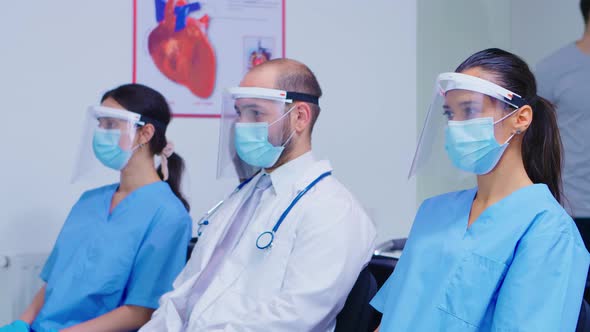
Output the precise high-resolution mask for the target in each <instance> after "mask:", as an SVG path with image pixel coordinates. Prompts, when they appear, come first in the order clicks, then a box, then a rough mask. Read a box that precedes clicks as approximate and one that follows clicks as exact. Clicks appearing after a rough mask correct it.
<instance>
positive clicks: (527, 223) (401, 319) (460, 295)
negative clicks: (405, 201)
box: [371, 184, 590, 332]
mask: <svg viewBox="0 0 590 332" xmlns="http://www.w3.org/2000/svg"><path fill="white" fill-rule="evenodd" d="M475 194H476V189H471V190H465V191H460V192H454V193H449V194H445V195H441V196H437V197H434V198H431V199H429V200H426V201H425V202H424V203H423V204H422V206H421V207H420V209H419V211H418V213H417V215H416V219H415V221H414V225H413V226H412V230H411V232H410V236H409V239H408V242H407V243H406V247H405V249H404V251H403V254H402V256H401V258H400V261H399V262H398V264H397V266H396V269H395V272H394V273H393V275H392V276H391V277H390V278H389V279H388V280H387V282H386V283H385V285H384V286H383V287H382V288H381V289H380V291H379V292H378V293H377V295H376V296H375V297H374V298H373V300H372V301H371V305H373V307H375V308H376V309H377V310H379V311H380V312H382V313H383V320H382V325H381V332H390V331H395V332H401V331H412V332H415V331H418V332H421V331H428V332H430V331H535V332H537V331H564V332H566V331H574V330H575V327H576V321H577V318H578V314H579V311H580V305H581V301H582V293H583V290H584V284H585V280H586V274H587V271H588V264H589V263H590V255H589V254H588V251H587V250H586V248H585V247H584V243H583V242H582V239H581V237H580V234H579V233H578V230H577V228H576V226H575V224H574V222H573V220H572V219H571V218H570V217H569V216H568V215H567V213H566V212H565V211H564V209H563V208H562V207H561V206H560V205H559V204H558V202H557V201H556V200H555V199H554V198H553V196H552V195H551V192H550V191H549V189H548V188H547V186H545V185H544V184H535V185H531V186H527V187H525V188H522V189H520V190H518V191H516V192H514V193H512V194H511V195H510V196H508V197H506V198H504V199H502V200H501V201H499V202H497V203H495V204H494V205H492V206H490V207H489V208H487V209H486V210H485V211H484V212H483V213H482V214H481V216H480V217H479V218H478V219H477V220H476V221H475V222H474V223H473V224H472V225H471V226H470V227H469V228H467V222H468V218H469V213H470V209H471V204H472V202H473V199H474V197H475Z"/></svg>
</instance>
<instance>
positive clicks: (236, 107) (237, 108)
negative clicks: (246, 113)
mask: <svg viewBox="0 0 590 332" xmlns="http://www.w3.org/2000/svg"><path fill="white" fill-rule="evenodd" d="M234 108H235V109H236V110H239V109H240V108H261V107H260V105H258V104H246V105H241V106H240V107H238V105H236V104H234Z"/></svg>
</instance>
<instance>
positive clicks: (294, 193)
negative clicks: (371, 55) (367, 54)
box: [140, 59, 375, 332]
mask: <svg viewBox="0 0 590 332" xmlns="http://www.w3.org/2000/svg"><path fill="white" fill-rule="evenodd" d="M321 94H322V91H321V89H320V86H319V84H318V81H317V79H316V77H315V75H314V74H313V73H312V72H311V70H310V69H309V68H308V67H307V66H305V65H304V64H302V63H299V62H297V61H294V60H289V59H277V60H272V61H269V62H266V63H264V64H262V65H259V66H257V67H255V68H253V69H252V70H251V71H250V72H248V73H247V74H246V76H245V77H244V79H243V80H242V82H241V84H240V87H238V88H233V89H228V91H227V92H226V95H225V97H224V107H223V111H222V112H223V114H222V124H221V133H222V135H221V142H220V144H221V148H220V156H219V163H220V164H219V165H218V167H219V170H220V172H222V173H223V172H224V171H225V170H233V171H234V172H235V167H234V164H233V163H232V161H233V162H235V158H236V156H238V157H239V158H240V159H241V160H242V161H244V162H245V163H247V164H248V165H250V166H252V170H253V172H252V173H254V171H256V172H257V173H256V174H248V176H244V177H245V178H248V180H246V181H245V182H243V183H242V185H241V186H240V187H238V189H237V190H236V191H235V192H234V193H233V194H232V195H231V196H230V197H229V198H228V199H226V200H225V202H224V203H223V205H222V206H221V207H220V208H219V209H218V210H217V211H216V212H215V213H212V214H211V215H210V216H208V217H207V218H205V219H204V220H202V221H201V222H200V225H201V227H200V228H199V233H200V237H199V240H198V242H197V244H196V246H195V248H194V251H193V254H192V257H191V259H190V261H189V262H188V263H187V266H186V267H185V269H184V270H183V272H182V273H181V274H180V276H179V277H178V279H177V280H176V281H175V283H174V290H173V291H171V292H169V293H167V294H165V295H164V296H163V297H162V298H161V300H160V308H159V309H158V310H157V311H156V312H155V313H154V315H153V317H152V320H151V321H150V322H148V323H147V324H146V325H145V326H144V327H143V328H142V329H141V330H140V331H141V332H151V331H153V332H163V331H168V332H181V331H195V332H197V331H199V332H202V331H256V332H260V331H273V332H279V331H289V332H292V331H333V330H334V327H335V324H336V316H337V315H338V313H339V312H340V310H341V309H342V307H343V306H344V303H345V301H346V298H347V296H348V293H349V292H350V290H351V289H352V286H353V285H354V283H355V281H356V279H357V277H358V275H359V273H360V271H361V270H362V269H363V267H365V266H366V265H367V264H368V262H369V259H370V258H371V254H372V251H373V247H374V241H375V228H374V225H373V223H372V222H371V220H370V219H369V217H368V216H367V214H366V213H365V211H364V210H363V208H362V207H361V206H360V205H359V203H358V202H357V201H356V200H355V198H354V197H353V195H352V194H351V193H350V192H349V191H348V190H347V189H346V188H345V187H344V186H343V185H342V184H341V183H340V182H339V181H338V180H337V179H336V178H335V177H334V175H332V167H331V165H330V163H329V162H328V161H317V160H316V159H315V158H314V156H313V154H312V151H311V150H312V149H311V134H312V129H313V127H314V124H315V121H316V119H317V118H318V115H319V112H320V108H319V97H320V96H321ZM351 157H353V156H351ZM359 175H360V173H359Z"/></svg>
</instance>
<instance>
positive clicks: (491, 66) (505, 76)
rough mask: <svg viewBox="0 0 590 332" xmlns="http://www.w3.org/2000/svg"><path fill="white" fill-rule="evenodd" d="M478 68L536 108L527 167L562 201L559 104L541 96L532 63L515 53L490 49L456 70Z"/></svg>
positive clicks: (527, 140) (525, 151)
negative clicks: (530, 66)
mask: <svg viewBox="0 0 590 332" xmlns="http://www.w3.org/2000/svg"><path fill="white" fill-rule="evenodd" d="M475 67H479V68H481V69H482V70H484V71H485V72H487V73H489V74H490V75H492V76H493V77H494V79H493V81H494V82H495V83H496V84H498V85H500V86H502V87H503V88H505V89H508V90H510V91H512V92H514V93H516V94H519V95H520V96H522V97H523V98H524V99H525V100H526V102H527V103H528V105H530V106H531V108H532V109H533V121H532V123H531V125H530V127H529V128H528V129H527V130H526V131H525V133H524V137H523V142H522V157H523V160H524V167H525V170H526V172H527V174H528V176H529V177H530V178H531V180H532V181H533V183H544V184H546V185H547V186H548V187H549V190H550V191H551V193H552V194H553V196H554V197H555V199H556V200H557V201H558V202H560V203H562V196H563V195H562V183H561V166H562V159H561V155H562V154H561V151H562V145H561V138H560V136H559V129H558V127H557V117H556V114H555V107H554V106H553V105H552V104H551V103H550V102H549V101H547V100H546V99H544V98H542V97H540V96H538V95H537V83H536V80H535V76H534V75H533V73H532V72H531V70H530V69H529V66H528V65H527V64H526V62H524V60H522V59H521V58H520V57H518V56H516V55H514V54H512V53H509V52H506V51H504V50H501V49H498V48H489V49H487V50H483V51H480V52H477V53H475V54H473V55H472V56H470V57H469V58H468V59H467V60H465V61H463V63H462V64H461V65H459V67H457V69H456V70H455V71H456V72H463V71H465V70H467V69H470V68H475Z"/></svg>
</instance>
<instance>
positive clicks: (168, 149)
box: [160, 141, 174, 181]
mask: <svg viewBox="0 0 590 332" xmlns="http://www.w3.org/2000/svg"><path fill="white" fill-rule="evenodd" d="M173 153H174V143H172V142H171V141H168V144H166V146H165V147H164V149H162V152H160V159H161V160H162V161H161V164H160V166H161V167H162V176H163V179H162V180H164V181H167V180H168V176H169V175H170V174H169V173H168V158H170V156H172V154H173Z"/></svg>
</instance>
